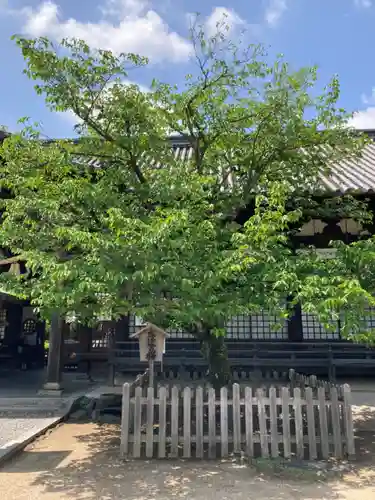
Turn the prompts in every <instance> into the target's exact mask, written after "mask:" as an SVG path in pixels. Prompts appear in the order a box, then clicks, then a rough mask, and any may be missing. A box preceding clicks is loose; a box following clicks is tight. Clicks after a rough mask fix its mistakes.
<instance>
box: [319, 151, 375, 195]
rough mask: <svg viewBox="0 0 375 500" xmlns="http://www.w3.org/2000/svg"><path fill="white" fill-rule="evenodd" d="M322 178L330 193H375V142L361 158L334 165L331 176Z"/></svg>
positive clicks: (322, 176) (349, 159) (363, 152)
mask: <svg viewBox="0 0 375 500" xmlns="http://www.w3.org/2000/svg"><path fill="white" fill-rule="evenodd" d="M320 177H321V181H322V184H323V185H324V188H325V190H326V191H329V192H337V193H371V192H375V142H373V143H371V144H368V145H367V146H366V147H365V148H364V149H363V151H362V153H361V157H360V158H353V159H351V158H348V159H346V160H343V161H341V162H339V163H337V164H335V165H332V167H331V170H330V176H329V177H327V176H325V175H321V176H320Z"/></svg>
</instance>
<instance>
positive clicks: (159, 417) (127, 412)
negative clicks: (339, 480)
mask: <svg viewBox="0 0 375 500" xmlns="http://www.w3.org/2000/svg"><path fill="white" fill-rule="evenodd" d="M167 389H168V388H167V387H160V388H159V389H158V390H157V395H156V397H155V391H154V390H153V389H152V388H148V389H143V388H142V387H137V388H136V389H135V390H132V388H131V386H130V384H124V386H123V400H122V423H121V455H122V456H123V457H132V458H140V457H143V456H144V457H146V458H153V457H158V458H166V457H170V458H177V457H181V456H182V457H183V458H192V457H194V458H219V457H221V458H224V457H227V456H228V455H230V454H231V453H234V454H239V453H245V454H246V455H247V456H248V457H256V456H262V457H270V456H271V457H273V458H276V457H278V456H280V455H281V456H284V457H285V458H290V457H292V456H296V457H298V458H300V459H303V458H309V459H312V460H314V459H317V458H323V459H325V458H328V457H329V456H335V457H337V458H342V457H343V456H352V455H354V432H353V420H352V411H351V403H350V396H351V395H350V387H349V386H348V385H345V386H342V399H341V398H340V399H339V397H338V389H337V387H335V386H332V387H331V388H330V393H329V394H327V392H326V389H325V388H324V387H318V388H316V389H313V388H311V387H306V388H304V389H301V388H294V389H292V390H291V389H289V388H288V387H271V388H269V389H253V388H251V387H245V388H241V387H240V386H239V385H238V384H234V385H233V388H232V390H231V391H230V390H229V389H228V388H226V387H223V388H221V390H220V394H218V393H216V392H215V389H213V388H208V389H207V388H203V387H202V386H198V387H195V388H194V389H192V388H191V387H185V388H184V389H183V390H180V389H179V388H178V387H176V386H173V387H172V389H171V391H169V390H167Z"/></svg>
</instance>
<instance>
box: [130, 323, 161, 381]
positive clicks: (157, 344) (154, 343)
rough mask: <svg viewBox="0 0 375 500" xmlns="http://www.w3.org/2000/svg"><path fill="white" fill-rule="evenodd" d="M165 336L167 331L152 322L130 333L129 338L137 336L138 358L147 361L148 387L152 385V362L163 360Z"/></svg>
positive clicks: (153, 371) (153, 368)
mask: <svg viewBox="0 0 375 500" xmlns="http://www.w3.org/2000/svg"><path fill="white" fill-rule="evenodd" d="M167 337H169V335H168V333H167V332H165V331H164V330H162V329H161V328H159V327H157V326H156V325H153V324H152V323H147V324H146V325H145V326H144V327H142V328H141V329H140V330H138V332H136V333H133V335H131V338H138V342H139V357H140V360H141V361H148V367H149V387H154V373H155V367H154V363H155V361H159V362H162V361H163V354H164V352H165V339H166V338H167Z"/></svg>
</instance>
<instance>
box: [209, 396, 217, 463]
mask: <svg viewBox="0 0 375 500" xmlns="http://www.w3.org/2000/svg"><path fill="white" fill-rule="evenodd" d="M208 458H216V412H215V389H213V388H212V387H211V389H209V390H208Z"/></svg>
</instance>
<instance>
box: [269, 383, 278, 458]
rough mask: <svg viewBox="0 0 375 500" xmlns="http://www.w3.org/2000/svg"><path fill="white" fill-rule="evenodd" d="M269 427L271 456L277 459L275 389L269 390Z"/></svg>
mask: <svg viewBox="0 0 375 500" xmlns="http://www.w3.org/2000/svg"><path fill="white" fill-rule="evenodd" d="M270 427H271V456H272V458H277V457H278V456H279V437H278V432H277V405H276V389H275V387H271V388H270Z"/></svg>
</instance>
